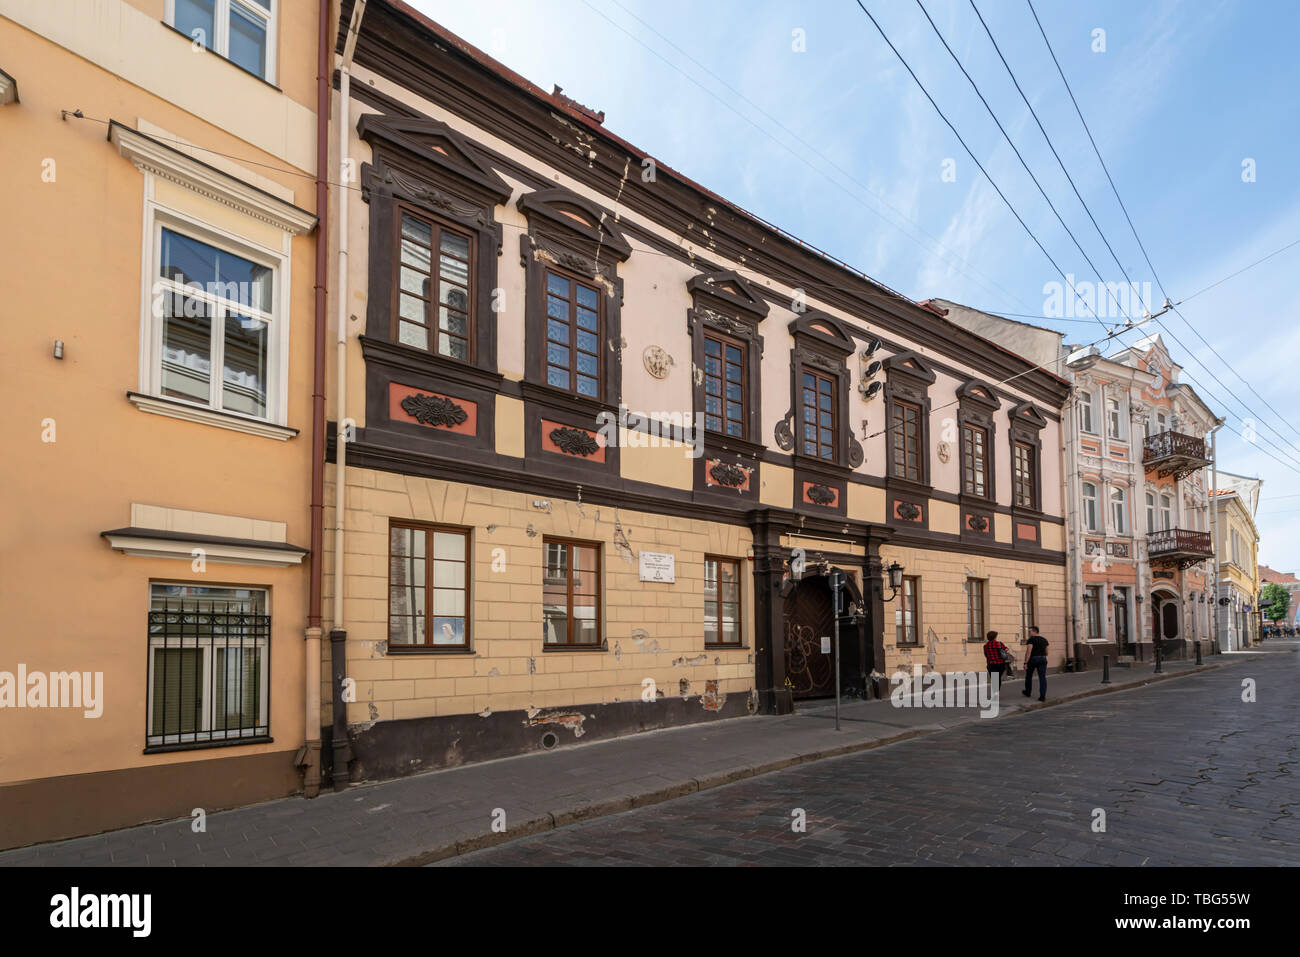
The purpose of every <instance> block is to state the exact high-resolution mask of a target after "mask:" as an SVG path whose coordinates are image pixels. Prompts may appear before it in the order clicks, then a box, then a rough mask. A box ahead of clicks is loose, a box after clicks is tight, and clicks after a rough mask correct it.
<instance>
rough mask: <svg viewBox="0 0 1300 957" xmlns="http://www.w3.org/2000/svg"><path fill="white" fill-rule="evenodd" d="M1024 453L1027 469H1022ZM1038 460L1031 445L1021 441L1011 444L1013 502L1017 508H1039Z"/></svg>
mask: <svg viewBox="0 0 1300 957" xmlns="http://www.w3.org/2000/svg"><path fill="white" fill-rule="evenodd" d="M1022 451H1023V452H1024V457H1025V459H1026V462H1027V469H1022V468H1021V467H1020V460H1021V455H1020V453H1021V452H1022ZM1037 458H1038V453H1037V450H1036V449H1035V448H1034V446H1033V445H1031V444H1030V443H1028V442H1025V441H1023V440H1020V439H1018V440H1016V441H1015V442H1012V443H1011V495H1012V501H1013V502H1014V503H1015V505H1016V507H1017V508H1029V509H1037V508H1038V502H1037V500H1036V499H1035V488H1034V485H1035V483H1034V475H1035V473H1036V472H1037V471H1038V469H1037V467H1036V464H1035V463H1036V461H1037ZM1026 486H1027V488H1026Z"/></svg>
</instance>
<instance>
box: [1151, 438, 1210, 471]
mask: <svg viewBox="0 0 1300 957" xmlns="http://www.w3.org/2000/svg"><path fill="white" fill-rule="evenodd" d="M1142 464H1143V465H1144V466H1145V467H1146V470H1147V471H1148V472H1150V471H1151V470H1152V469H1156V470H1157V471H1158V472H1159V474H1160V476H1161V477H1162V478H1163V477H1164V476H1166V475H1172V476H1174V477H1175V478H1182V477H1183V476H1184V475H1188V474H1190V473H1192V472H1195V471H1196V470H1197V469H1201V468H1205V466H1207V465H1209V464H1210V458H1209V456H1208V455H1206V453H1205V440H1204V439H1198V438H1197V437H1196V436H1194V435H1184V434H1183V433H1182V432H1157V433H1156V434H1155V435H1148V436H1147V437H1146V439H1144V440H1143V442H1142Z"/></svg>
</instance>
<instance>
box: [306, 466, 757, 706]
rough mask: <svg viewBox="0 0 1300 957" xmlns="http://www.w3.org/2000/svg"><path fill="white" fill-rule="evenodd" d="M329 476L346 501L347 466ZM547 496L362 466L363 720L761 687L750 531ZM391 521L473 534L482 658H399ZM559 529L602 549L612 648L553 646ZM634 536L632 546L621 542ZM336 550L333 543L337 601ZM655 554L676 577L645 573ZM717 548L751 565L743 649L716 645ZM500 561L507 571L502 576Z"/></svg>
mask: <svg viewBox="0 0 1300 957" xmlns="http://www.w3.org/2000/svg"><path fill="white" fill-rule="evenodd" d="M327 481H329V482H330V486H329V500H330V501H331V502H332V501H333V497H334V486H333V481H334V469H333V467H330V469H329V470H328V474H327ZM534 499H535V496H532V495H527V494H524V493H521V492H509V491H501V490H495V489H487V488H481V487H477V486H466V485H461V484H456V483H449V482H444V481H439V480H435V479H425V478H418V477H415V476H401V475H394V474H391V473H387V472H375V471H370V470H365V469H353V468H349V469H348V487H347V490H346V495H345V507H346V509H347V513H346V517H347V521H348V526H349V529H350V531H349V535H348V544H347V549H348V558H347V578H346V582H345V585H344V588H345V591H344V602H343V605H344V615H345V617H346V619H347V631H348V642H347V658H348V676H349V677H351V678H354V679H356V682H357V701H356V703H355V704H350V705H348V722H349V723H350V724H358V723H365V722H368V721H387V720H394V719H402V718H419V717H428V716H434V715H449V714H474V713H481V712H483V711H484V710H486V709H491V710H492V711H506V710H514V709H524V708H551V707H567V706H572V705H579V704H598V703H610V702H616V701H631V700H639V699H640V697H641V693H642V687H643V684H642V683H643V681H644V680H645V679H646V678H651V679H653V680H654V682H655V685H656V687H657V688H658V689H659V690H660V691H662V692H663V693H664V695H665V696H668V697H675V696H682V695H683V691H682V685H681V681H682V680H683V679H685V680H686V681H687V682H688V686H687V691H686V692H685V694H686V695H690V696H694V695H699V694H701V693H703V692H704V690H705V682H706V681H709V680H717V681H718V690H719V691H721V692H723V693H725V694H747V693H748V692H749V691H750V690H751V689H752V688H753V686H754V664H753V621H752V620H751V617H752V616H751V614H750V609H752V608H753V576H752V574H750V566H749V565H748V562H747V561H746V558H747V554H748V550H749V547H750V545H751V538H750V535H749V531H748V529H744V528H739V527H736V526H729V525H721V524H717V523H712V522H696V521H691V520H688V519H682V518H674V517H670V516H661V515H651V514H645V513H641V512H634V511H629V510H626V509H613V508H606V507H600V506H592V505H590V504H587V505H581V506H580V505H579V504H578V503H577V502H572V501H565V500H561V499H550V500H549V501H550V505H551V508H550V511H549V512H548V511H546V510H544V509H537V508H533V507H532V502H533V500H534ZM390 518H398V519H414V520H417V521H426V522H441V523H447V524H452V525H463V526H469V527H471V528H472V529H473V531H472V535H471V548H472V556H473V557H472V562H473V567H474V572H473V575H474V577H473V584H472V589H473V590H472V608H473V612H472V619H471V623H470V628H471V634H472V640H473V644H474V652H475V653H474V654H472V655H426V656H418V655H417V656H412V655H402V656H398V655H389V654H386V646H387V640H388V618H387V615H388V597H387V596H388V520H389V519H390ZM546 535H557V536H563V537H568V538H579V539H583V540H586V541H592V542H599V543H600V545H601V550H602V572H603V580H604V588H603V592H602V595H603V597H602V601H603V613H604V623H605V624H604V628H605V630H604V634H605V636H606V638H607V640H608V644H609V650H608V651H578V652H573V651H562V652H546V651H543V650H542V622H541V607H542V572H543V557H544V553H543V547H542V541H543V537H544V536H546ZM624 541H625V542H626V547H624V546H623V545H622V544H620V543H622V542H624ZM331 548H332V544H331V543H330V542H329V540H328V538H327V553H326V563H325V565H326V576H325V583H326V608H327V609H328V607H329V598H330V594H329V592H330V589H331V588H332V584H333V582H332V577H331V569H332V564H333V553H332V551H330V549H331ZM497 549H500V550H501V551H500V552H499V553H497V552H496V550H497ZM643 549H644V550H648V551H656V552H670V553H672V554H673V555H674V556H675V557H676V562H675V565H676V578H677V581H676V583H675V584H671V585H670V584H651V583H644V582H641V581H639V580H638V572H637V560H636V552H638V551H641V550H643ZM706 553H708V554H717V555H722V556H728V557H734V558H738V559H740V560H741V563H742V564H741V571H742V573H741V607H742V609H744V611H743V612H742V614H743V615H744V619H743V630H744V635H745V647H743V648H739V649H735V650H732V649H727V650H717V649H712V648H711V649H708V650H706V649H705V648H704V639H703V635H704V627H703V622H704V597H703V568H704V566H703V560H704V555H705V554H706ZM494 560H499V561H500V562H503V563H504V567H501V566H500V565H499V566H498V567H499V568H500V570H495V571H494V570H493V562H494ZM642 632H644V634H642ZM326 656H328V651H327V652H326ZM328 673H329V671H328V668H327V669H326V670H325V672H324V674H327V675H328ZM321 700H322V702H323V707H322V714H321V720H322V722H323V723H326V724H328V723H329V721H330V705H329V702H330V695H329V689H328V687H327V686H325V685H324V684H323V685H322V699H321Z"/></svg>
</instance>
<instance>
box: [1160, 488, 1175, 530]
mask: <svg viewBox="0 0 1300 957" xmlns="http://www.w3.org/2000/svg"><path fill="white" fill-rule="evenodd" d="M1160 527H1161V528H1162V529H1164V530H1165V531H1168V530H1169V529H1171V528H1173V527H1174V499H1173V496H1172V495H1169V494H1167V493H1166V494H1164V495H1161V496H1160Z"/></svg>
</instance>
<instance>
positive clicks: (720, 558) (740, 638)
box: [704, 555, 748, 649]
mask: <svg viewBox="0 0 1300 957" xmlns="http://www.w3.org/2000/svg"><path fill="white" fill-rule="evenodd" d="M709 562H713V563H715V564H716V565H717V566H718V570H719V574H718V575H717V577H716V578H715V579H714V581H715V582H716V586H717V588H718V590H717V591H715V593H714V594H715V596H716V597H715V599H714V601H715V602H716V603H717V606H718V619H717V625H718V630H717V632H716V634H717V635H718V637H719V640H718V641H705V642H704V647H705V648H709V649H713V648H745V647H748V644H747V642H746V641H745V585H744V578H743V577H742V575H741V568H742V567H743V563H742V562H741V560H740V559H739V558H729V557H727V556H726V555H705V556H704V580H705V581H706V582H707V581H708V580H709V570H708V566H709ZM723 565H733V566H735V569H736V640H735V641H722V640H721V637H722V634H723V631H722V605H723V601H722V592H721V586H722V575H721V569H722V566H723ZM704 595H705V600H706V601H707V600H708V592H707V591H706V592H705V593H704Z"/></svg>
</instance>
